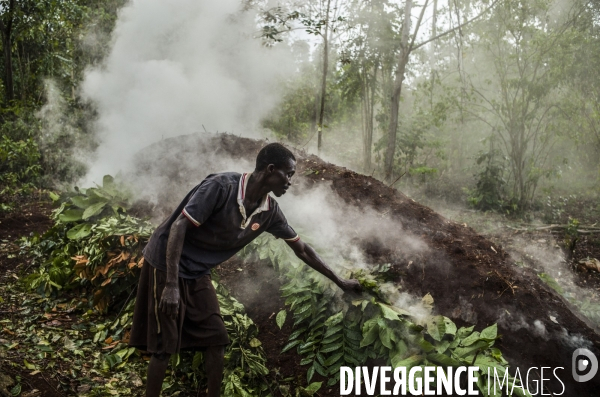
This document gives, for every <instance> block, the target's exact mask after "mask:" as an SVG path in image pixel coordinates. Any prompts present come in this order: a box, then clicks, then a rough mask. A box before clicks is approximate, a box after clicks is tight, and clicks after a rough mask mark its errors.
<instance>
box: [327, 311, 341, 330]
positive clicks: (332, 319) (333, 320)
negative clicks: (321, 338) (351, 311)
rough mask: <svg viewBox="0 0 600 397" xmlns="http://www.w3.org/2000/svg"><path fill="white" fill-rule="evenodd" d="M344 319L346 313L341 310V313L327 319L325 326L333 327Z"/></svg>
mask: <svg viewBox="0 0 600 397" xmlns="http://www.w3.org/2000/svg"><path fill="white" fill-rule="evenodd" d="M343 319H344V313H342V312H339V313H337V314H334V315H333V316H331V317H329V318H328V319H327V321H325V326H327V327H332V326H334V325H337V324H339V323H340V322H342V320H343Z"/></svg>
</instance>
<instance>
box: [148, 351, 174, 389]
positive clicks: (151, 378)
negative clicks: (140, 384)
mask: <svg viewBox="0 0 600 397" xmlns="http://www.w3.org/2000/svg"><path fill="white" fill-rule="evenodd" d="M169 358H170V355H169V354H166V353H163V354H153V355H152V358H151V359H150V363H149V364H148V376H147V378H146V397H158V396H160V392H161V390H162V384H163V380H164V379H165V372H166V371H167V366H168V365H169Z"/></svg>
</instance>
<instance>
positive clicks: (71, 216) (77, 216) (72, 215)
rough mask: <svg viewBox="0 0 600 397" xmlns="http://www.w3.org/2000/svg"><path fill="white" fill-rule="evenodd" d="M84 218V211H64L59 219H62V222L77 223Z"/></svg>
mask: <svg viewBox="0 0 600 397" xmlns="http://www.w3.org/2000/svg"><path fill="white" fill-rule="evenodd" d="M82 216H83V210H81V209H73V210H66V211H64V212H63V213H62V214H60V215H59V216H58V219H60V221H61V222H65V223H67V222H76V221H80V220H81V218H82Z"/></svg>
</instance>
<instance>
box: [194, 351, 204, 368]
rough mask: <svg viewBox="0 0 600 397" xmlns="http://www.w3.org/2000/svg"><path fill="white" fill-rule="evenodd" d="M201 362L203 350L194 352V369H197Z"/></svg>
mask: <svg viewBox="0 0 600 397" xmlns="http://www.w3.org/2000/svg"><path fill="white" fill-rule="evenodd" d="M200 364H202V352H196V354H194V358H193V359H192V369H193V370H196V369H198V368H200Z"/></svg>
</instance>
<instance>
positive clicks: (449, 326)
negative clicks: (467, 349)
mask: <svg viewBox="0 0 600 397" xmlns="http://www.w3.org/2000/svg"><path fill="white" fill-rule="evenodd" d="M442 317H443V318H444V326H445V327H446V333H447V334H449V335H456V324H454V322H453V321H452V320H450V319H449V318H448V317H446V316H442Z"/></svg>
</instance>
